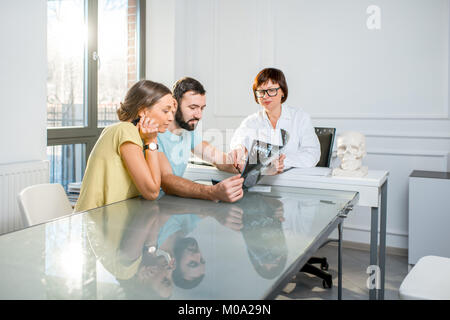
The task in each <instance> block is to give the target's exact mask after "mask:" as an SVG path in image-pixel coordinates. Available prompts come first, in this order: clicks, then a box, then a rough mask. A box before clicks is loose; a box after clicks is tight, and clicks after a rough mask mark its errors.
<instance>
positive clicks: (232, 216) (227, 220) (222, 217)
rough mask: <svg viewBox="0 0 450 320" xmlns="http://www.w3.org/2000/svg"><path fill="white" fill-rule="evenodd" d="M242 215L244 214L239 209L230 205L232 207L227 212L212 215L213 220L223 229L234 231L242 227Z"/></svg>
mask: <svg viewBox="0 0 450 320" xmlns="http://www.w3.org/2000/svg"><path fill="white" fill-rule="evenodd" d="M243 214H244V212H243V211H242V209H241V208H239V207H238V206H236V205H234V204H232V207H231V208H229V211H228V212H226V213H224V212H219V213H217V214H215V215H214V218H215V219H216V220H217V221H219V223H220V224H222V225H224V226H225V227H227V228H229V229H231V230H234V231H239V230H241V229H242V228H243V227H244V225H243V223H242V216H243Z"/></svg>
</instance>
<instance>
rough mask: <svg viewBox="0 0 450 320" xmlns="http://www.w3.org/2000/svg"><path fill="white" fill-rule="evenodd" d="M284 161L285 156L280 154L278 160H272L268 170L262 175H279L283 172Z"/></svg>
mask: <svg viewBox="0 0 450 320" xmlns="http://www.w3.org/2000/svg"><path fill="white" fill-rule="evenodd" d="M284 159H286V155H285V154H282V155H281V156H280V157H279V158H278V159H276V160H274V161H273V162H272V163H271V164H270V166H269V167H268V169H267V170H266V171H265V172H264V174H266V175H269V176H272V175H276V174H280V173H282V172H283V170H284Z"/></svg>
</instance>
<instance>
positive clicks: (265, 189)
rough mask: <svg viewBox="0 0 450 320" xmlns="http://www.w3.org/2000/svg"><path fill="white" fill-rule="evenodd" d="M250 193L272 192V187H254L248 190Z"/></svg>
mask: <svg viewBox="0 0 450 320" xmlns="http://www.w3.org/2000/svg"><path fill="white" fill-rule="evenodd" d="M248 191H249V192H270V191H272V188H271V187H270V186H253V187H251V188H248Z"/></svg>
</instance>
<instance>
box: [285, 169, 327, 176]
mask: <svg viewBox="0 0 450 320" xmlns="http://www.w3.org/2000/svg"><path fill="white" fill-rule="evenodd" d="M331 171H332V169H331V168H324V167H314V168H290V169H288V170H286V171H285V172H286V173H284V172H283V175H290V174H293V175H305V176H323V177H325V176H329V175H331Z"/></svg>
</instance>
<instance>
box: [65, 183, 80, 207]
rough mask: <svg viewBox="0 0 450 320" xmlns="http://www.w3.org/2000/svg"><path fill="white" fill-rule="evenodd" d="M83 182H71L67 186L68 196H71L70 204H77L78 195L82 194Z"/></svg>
mask: <svg viewBox="0 0 450 320" xmlns="http://www.w3.org/2000/svg"><path fill="white" fill-rule="evenodd" d="M80 189H81V182H71V183H69V185H68V186H67V197H68V198H69V201H70V204H71V205H72V206H75V204H76V203H77V200H78V197H79V196H80Z"/></svg>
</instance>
